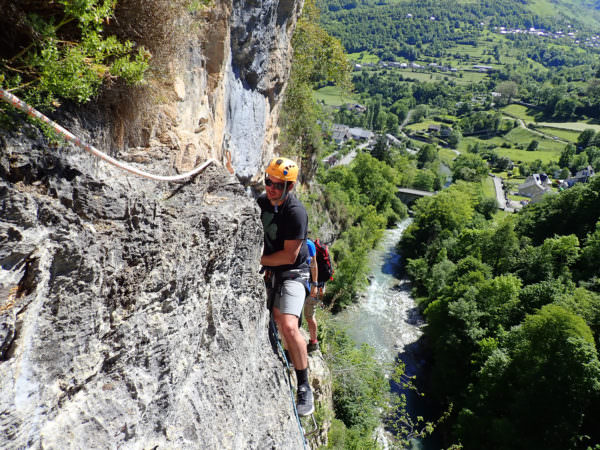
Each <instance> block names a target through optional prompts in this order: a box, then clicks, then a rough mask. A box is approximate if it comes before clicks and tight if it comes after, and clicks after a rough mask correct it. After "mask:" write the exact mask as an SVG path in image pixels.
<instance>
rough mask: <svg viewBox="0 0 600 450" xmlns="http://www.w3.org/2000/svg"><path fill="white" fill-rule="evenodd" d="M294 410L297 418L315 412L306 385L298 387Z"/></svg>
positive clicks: (311, 395) (308, 388) (310, 392)
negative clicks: (296, 412)
mask: <svg viewBox="0 0 600 450" xmlns="http://www.w3.org/2000/svg"><path fill="white" fill-rule="evenodd" d="M296 410H297V411H298V415H299V416H309V415H310V414H312V413H313V412H314V410H315V405H314V401H313V393H312V390H311V389H310V384H308V383H304V384H301V385H300V386H298V394H297V400H296Z"/></svg>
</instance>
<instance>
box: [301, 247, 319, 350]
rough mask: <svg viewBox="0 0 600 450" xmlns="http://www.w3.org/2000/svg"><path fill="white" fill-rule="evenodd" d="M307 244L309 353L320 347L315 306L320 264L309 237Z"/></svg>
mask: <svg viewBox="0 0 600 450" xmlns="http://www.w3.org/2000/svg"><path fill="white" fill-rule="evenodd" d="M306 244H307V246H308V257H309V267H310V294H309V295H308V297H306V300H305V302H304V317H306V323H307V324H308V334H309V336H310V338H309V341H308V346H307V351H308V353H312V352H314V351H316V350H318V349H319V341H318V340H317V320H316V319H315V308H316V306H317V304H318V303H319V298H317V295H318V292H317V286H318V276H319V275H318V274H319V270H318V266H317V258H316V254H317V250H316V248H315V243H314V242H313V241H312V240H310V239H307V240H306Z"/></svg>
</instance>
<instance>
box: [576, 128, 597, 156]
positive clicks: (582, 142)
mask: <svg viewBox="0 0 600 450" xmlns="http://www.w3.org/2000/svg"><path fill="white" fill-rule="evenodd" d="M594 136H596V131H595V130H593V129H591V128H586V129H585V130H583V131H582V132H581V133H580V134H579V136H578V137H577V150H578V151H577V153H579V152H580V151H581V150H583V149H585V148H586V147H587V146H588V145H591V143H592V141H593V140H594Z"/></svg>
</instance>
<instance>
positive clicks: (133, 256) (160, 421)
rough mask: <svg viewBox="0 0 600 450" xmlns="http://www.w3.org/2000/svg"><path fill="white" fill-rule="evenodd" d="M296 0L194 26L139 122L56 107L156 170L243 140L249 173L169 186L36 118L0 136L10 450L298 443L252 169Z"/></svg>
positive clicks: (1, 355) (0, 304)
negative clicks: (67, 142) (102, 157)
mask: <svg viewBox="0 0 600 450" xmlns="http://www.w3.org/2000/svg"><path fill="white" fill-rule="evenodd" d="M158 1H159V0H155V1H154V2H146V1H145V0H122V1H120V2H119V5H120V7H121V8H122V9H121V10H118V14H117V16H118V17H117V19H119V14H121V15H124V14H126V13H127V11H133V12H132V13H131V14H134V15H135V14H137V11H138V10H139V8H142V9H143V7H148V6H147V5H150V4H154V3H157V2H158ZM163 3H164V4H165V5H169V4H171V3H173V4H176V3H177V2H171V0H164V1H163ZM300 7H301V1H298V0H281V1H279V2H275V1H271V0H265V1H263V2H259V3H256V2H240V1H237V0H229V1H228V0H216V1H215V2H212V3H211V6H210V7H209V9H206V10H202V11H201V12H198V13H196V14H195V15H194V16H193V18H192V19H193V20H192V19H190V18H189V17H188V18H186V19H185V20H182V21H181V23H183V24H187V25H190V26H191V25H194V24H195V25H196V27H191V28H190V30H192V32H191V33H190V34H189V35H186V38H185V39H182V40H181V42H179V43H178V45H179V49H180V50H182V51H181V52H175V53H174V54H173V57H172V61H170V62H169V64H170V67H171V69H170V70H168V71H167V75H166V77H165V79H163V80H161V82H160V83H162V84H160V85H159V86H158V87H159V88H160V89H161V90H160V92H159V95H157V96H156V97H154V98H152V101H151V102H150V104H151V105H150V106H151V107H150V108H146V109H145V110H144V111H145V113H144V114H141V113H138V111H137V109H136V108H135V106H136V105H137V104H138V103H136V101H134V97H132V96H128V95H126V94H122V95H121V96H119V95H116V96H115V95H114V92H113V96H112V97H107V98H109V100H106V98H105V99H104V100H103V99H100V102H99V105H98V107H97V109H96V110H95V111H91V110H90V109H86V110H85V111H84V110H74V109H71V110H70V111H69V112H67V111H66V108H65V109H63V110H62V111H61V112H59V113H58V114H60V116H59V117H61V119H60V120H59V121H60V122H61V124H62V125H64V126H66V127H67V128H68V129H70V130H71V131H72V132H73V133H74V134H76V135H77V136H80V137H82V138H83V139H84V140H86V141H88V142H90V143H92V144H94V145H96V146H97V147H99V148H101V149H107V148H111V147H112V148H114V145H115V144H116V147H117V149H118V150H119V151H120V153H119V154H118V155H117V156H118V157H119V158H121V159H124V160H126V161H128V162H131V163H138V164H139V163H143V164H144V167H143V168H144V169H145V170H150V171H154V172H155V173H160V174H169V172H171V171H172V170H173V169H176V170H179V171H183V170H188V169H191V168H192V167H194V166H196V165H197V164H198V162H201V161H203V160H205V159H207V158H210V157H214V158H216V159H219V160H220V159H222V158H223V153H224V151H226V150H229V151H230V152H231V153H232V157H233V165H234V167H235V168H236V175H237V178H236V177H233V176H230V175H229V174H228V173H227V172H225V171H224V170H223V168H222V167H221V166H219V165H217V166H210V167H209V168H208V169H207V170H206V171H205V172H203V173H201V174H200V175H198V176H197V177H195V179H194V180H192V181H190V182H188V183H185V184H180V185H173V184H171V185H164V184H162V185H161V184H157V183H154V182H152V181H148V180H145V179H142V178H137V177H134V176H130V175H126V174H125V173H124V172H122V171H119V170H118V169H116V168H113V167H112V166H107V165H106V164H104V163H99V162H98V161H97V160H94V159H93V158H92V157H91V156H89V155H87V154H85V153H81V151H80V150H73V149H69V148H49V144H48V142H47V140H46V139H45V138H44V137H43V136H42V135H41V134H40V133H39V131H38V130H37V129H36V128H34V127H33V126H31V125H25V126H24V127H23V128H22V129H21V131H19V132H17V131H12V132H9V133H7V132H0V448H3V449H4V448H11V449H12V448H14V449H17V448H31V447H32V448H56V449H58V448H60V449H63V448H77V449H80V448H123V449H127V448H131V449H142V448H144V449H145V448H207V449H213V448H214V449H221V448H233V449H246V448H302V440H301V439H302V438H301V433H300V431H299V429H298V424H297V422H296V418H295V416H294V413H293V410H292V407H291V403H290V386H289V385H288V378H287V376H286V374H285V372H284V370H283V366H282V362H281V360H280V359H279V356H278V355H277V353H276V351H275V349H274V347H273V345H272V342H271V340H270V339H269V333H268V330H269V314H268V311H267V310H266V308H265V304H264V298H265V292H264V285H263V282H262V279H261V277H260V275H259V274H258V267H259V259H260V253H261V250H262V226H261V223H260V218H259V214H258V210H257V207H256V205H255V202H254V200H253V199H252V198H251V197H250V196H249V195H248V193H247V192H246V191H245V190H244V188H243V187H242V186H241V185H240V183H239V181H238V178H242V179H245V180H249V179H252V178H255V177H256V176H257V175H258V174H260V173H261V168H262V167H264V164H265V161H266V160H268V159H269V158H270V157H271V153H272V150H273V147H274V144H275V141H276V139H277V128H276V126H275V124H276V123H277V117H278V113H279V107H280V103H281V96H282V93H283V90H284V87H285V84H286V81H287V77H288V74H289V65H290V58H291V50H290V39H291V33H292V32H293V29H294V25H295V23H296V19H297V16H298V14H299V11H300ZM146 13H149V12H148V11H147V10H146ZM154 14H155V15H156V14H158V15H160V11H159V12H156V11H154ZM140 20H141V16H140ZM114 22H115V23H124V22H125V21H124V20H120V21H119V20H115V21H114ZM134 22H135V21H134ZM167 60H168V58H167ZM154 89H156V85H155V86H154ZM149 92H154V91H152V90H150V91H149ZM138 100H139V99H138ZM107 112H108V114H107ZM92 113H93V114H92ZM171 174H172V173H171ZM318 372H319V375H318V376H319V377H320V378H319V379H322V380H326V379H327V377H328V374H327V373H326V372H327V370H326V367H323V368H321V369H319V371H318ZM315 375H316V374H313V375H312V376H311V379H312V380H313V382H314V381H315V379H316V378H315ZM322 383H323V382H322V381H321V385H320V386H322ZM321 391H323V392H326V390H325V391H324V390H323V387H320V388H319V389H318V392H317V394H319V393H320V392H321ZM326 395H330V394H326ZM317 400H319V398H317ZM319 401H325V400H323V399H321V400H319ZM315 439H316V440H317V441H318V442H323V439H324V436H323V435H321V436H319V437H318V438H315Z"/></svg>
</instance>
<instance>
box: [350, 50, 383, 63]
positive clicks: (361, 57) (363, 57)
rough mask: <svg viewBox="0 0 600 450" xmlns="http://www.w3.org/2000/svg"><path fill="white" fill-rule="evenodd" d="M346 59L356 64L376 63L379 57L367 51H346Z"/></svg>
mask: <svg viewBox="0 0 600 450" xmlns="http://www.w3.org/2000/svg"><path fill="white" fill-rule="evenodd" d="M348 59H349V60H350V61H351V62H353V63H357V64H366V63H373V64H377V63H378V62H379V58H378V57H377V56H376V55H371V54H370V53H368V52H360V53H348Z"/></svg>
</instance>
